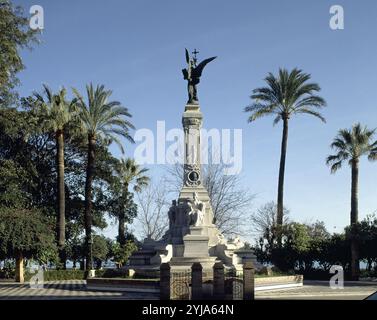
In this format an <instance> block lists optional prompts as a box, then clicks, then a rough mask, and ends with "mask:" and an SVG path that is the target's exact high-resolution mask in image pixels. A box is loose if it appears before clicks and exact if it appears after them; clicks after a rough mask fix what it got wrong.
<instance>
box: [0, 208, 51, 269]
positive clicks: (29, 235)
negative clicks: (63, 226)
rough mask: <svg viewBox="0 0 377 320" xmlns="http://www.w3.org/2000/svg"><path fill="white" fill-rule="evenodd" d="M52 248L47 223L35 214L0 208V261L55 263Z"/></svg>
mask: <svg viewBox="0 0 377 320" xmlns="http://www.w3.org/2000/svg"><path fill="white" fill-rule="evenodd" d="M56 250H57V249H56V245H55V239H54V233H53V232H52V226H51V223H50V221H48V220H47V219H46V217H44V216H43V215H42V214H41V213H40V212H39V211H36V210H27V209H12V208H8V209H7V208H0V257H1V258H15V257H17V256H18V255H19V254H20V253H21V254H22V256H23V257H24V258H30V259H31V258H34V259H36V260H37V261H39V262H41V263H46V262H47V261H56V253H57V252H56Z"/></svg>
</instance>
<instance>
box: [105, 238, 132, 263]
mask: <svg viewBox="0 0 377 320" xmlns="http://www.w3.org/2000/svg"><path fill="white" fill-rule="evenodd" d="M136 250H137V245H136V243H135V242H134V241H132V240H126V243H125V244H124V245H120V244H119V242H114V243H113V245H112V249H111V252H112V257H113V258H112V260H113V261H114V263H115V264H116V266H117V268H121V267H122V266H123V265H124V264H125V263H126V262H127V260H128V258H129V257H130V256H131V254H132V253H133V252H134V251H136Z"/></svg>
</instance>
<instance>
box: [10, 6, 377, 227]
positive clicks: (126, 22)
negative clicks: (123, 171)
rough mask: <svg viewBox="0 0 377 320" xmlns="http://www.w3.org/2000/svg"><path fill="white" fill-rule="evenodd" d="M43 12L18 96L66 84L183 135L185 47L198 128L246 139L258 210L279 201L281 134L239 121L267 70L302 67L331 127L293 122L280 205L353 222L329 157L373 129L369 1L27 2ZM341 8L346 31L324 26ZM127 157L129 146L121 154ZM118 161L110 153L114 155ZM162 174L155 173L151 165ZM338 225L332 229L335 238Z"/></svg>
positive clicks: (246, 165)
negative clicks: (363, 129)
mask: <svg viewBox="0 0 377 320" xmlns="http://www.w3.org/2000/svg"><path fill="white" fill-rule="evenodd" d="M17 3H19V4H21V5H22V6H24V8H25V10H26V11H28V10H29V8H30V6H31V5H34V4H39V5H42V6H43V8H44V13H45V29H44V31H43V34H42V37H41V39H42V41H43V42H42V44H41V45H39V46H38V47H36V48H35V50H33V51H32V52H29V51H25V52H24V53H23V57H24V62H25V64H26V67H27V69H26V70H25V71H23V72H22V73H21V74H20V79H21V81H22V85H21V87H20V92H21V95H29V94H30V93H31V92H32V91H33V90H35V89H40V88H41V85H42V83H47V84H49V85H50V86H51V87H52V88H53V89H57V88H58V87H59V86H61V85H64V86H66V87H71V86H73V87H76V88H78V89H80V90H83V89H84V86H85V84H87V83H88V82H90V81H92V82H93V83H101V84H105V85H106V86H107V87H108V88H111V89H112V90H113V91H114V94H113V97H114V99H117V100H120V101H121V102H122V103H123V104H124V105H126V106H127V107H129V109H130V111H131V113H132V114H133V122H134V124H135V125H136V127H137V128H149V129H152V130H155V128H156V121H157V120H165V121H166V127H167V129H169V128H176V127H178V128H179V127H180V123H181V115H182V112H183V109H184V105H185V102H186V100H187V93H186V83H185V82H184V81H183V79H182V73H181V69H182V68H183V67H185V58H184V48H185V47H187V48H190V49H194V48H197V49H199V51H200V54H199V59H202V58H207V57H210V56H213V55H216V56H218V58H217V59H216V60H215V61H214V62H211V64H210V65H208V66H207V70H205V72H204V76H203V77H202V81H201V83H200V85H199V98H200V103H201V108H202V111H203V113H204V127H206V128H208V129H210V128H219V129H221V128H229V129H234V128H240V129H242V130H243V170H242V175H243V176H244V177H245V179H244V181H245V184H246V185H247V186H248V187H249V188H250V190H251V191H252V192H253V193H255V194H256V195H257V197H256V200H255V202H254V208H253V209H255V208H257V207H258V206H259V205H260V204H263V203H264V202H267V201H270V200H275V199H276V193H277V176H278V165H279V156H280V139H281V133H282V127H281V124H279V125H277V126H275V127H273V125H272V120H273V119H272V118H264V119H261V120H259V121H257V122H255V123H254V124H248V123H247V121H246V120H247V115H246V114H245V113H244V112H243V108H244V107H245V106H246V105H248V104H249V102H250V99H249V95H250V93H251V90H252V89H253V88H256V87H259V86H262V85H263V84H264V82H263V78H264V77H265V76H266V74H267V73H268V72H270V71H271V72H273V73H276V71H277V70H278V68H279V67H286V68H289V69H291V68H293V67H299V68H301V69H303V70H304V71H305V72H308V73H310V74H311V75H312V80H313V81H315V82H318V83H319V84H320V86H321V88H322V91H321V95H322V96H323V97H324V98H325V99H326V100H327V103H328V107H327V108H326V109H325V110H324V111H323V114H324V116H325V117H326V119H327V124H323V123H321V122H320V121H319V120H317V119H315V118H312V117H310V116H298V117H294V118H292V120H291V122H290V132H289V140H288V154H287V165H286V181H285V205H286V206H287V207H288V208H289V209H290V210H291V217H292V218H293V219H295V220H298V221H303V222H304V221H315V220H317V219H319V220H323V221H325V223H326V225H327V227H328V229H329V230H330V231H341V229H342V228H343V227H344V226H345V225H346V224H347V223H348V221H349V212H350V185H351V182H350V169H349V168H348V167H347V166H345V167H344V168H343V169H342V170H341V171H339V172H338V173H337V174H335V175H330V171H329V168H328V167H327V166H326V165H325V158H326V156H327V155H328V154H329V153H330V152H331V151H330V149H329V144H330V143H331V141H332V139H333V137H334V136H335V135H336V133H337V130H338V129H340V128H348V127H351V125H352V124H353V123H355V122H358V121H360V122H361V123H363V124H365V125H368V126H369V127H371V128H374V127H377V98H376V92H377V72H376V71H377V67H376V58H377V41H376V34H377V22H376V16H377V2H376V1H375V0H369V1H367V0H363V1H355V0H352V1H351V0H310V1H309V0H285V1H279V0H275V1H274V0H247V1H246V0H236V1H230V0H205V1H198V0H191V1H189V0H186V1H183V0H149V1H146V0H138V1H136V0H133V1H130V0H127V1H120V0H107V1H93V0H91V1H89V0H85V1H84V0H75V1H74V0H65V1H62V0H61V1H58V0H33V1H29V0H25V1H20V0H19V1H17ZM336 4H337V5H342V6H343V7H344V13H345V28H344V30H337V31H334V30H331V29H330V27H329V20H330V17H331V15H330V13H329V9H330V7H331V6H332V5H336ZM126 147H127V148H128V151H127V155H129V156H131V155H132V154H133V148H134V147H133V146H130V145H127V146H126ZM114 152H115V153H117V152H118V151H116V150H115V148H114ZM152 172H154V173H155V174H158V173H159V172H161V168H160V167H158V166H157V165H156V166H155V167H152ZM376 181H377V163H374V164H373V163H368V161H367V160H366V159H363V160H362V161H361V165H360V190H359V197H360V198H359V203H360V217H361V218H363V217H365V216H366V215H367V214H370V213H372V212H374V211H375V210H376V209H377V197H376V193H377V186H376ZM334 227H336V229H335V228H334Z"/></svg>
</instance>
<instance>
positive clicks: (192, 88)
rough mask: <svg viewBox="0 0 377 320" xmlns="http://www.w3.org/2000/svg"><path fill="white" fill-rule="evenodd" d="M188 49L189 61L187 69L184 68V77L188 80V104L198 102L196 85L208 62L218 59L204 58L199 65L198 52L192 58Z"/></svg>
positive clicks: (187, 56)
mask: <svg viewBox="0 0 377 320" xmlns="http://www.w3.org/2000/svg"><path fill="white" fill-rule="evenodd" d="M185 50H186V62H187V69H182V72H183V78H184V79H185V80H187V91H188V101H187V103H188V104H198V94H197V90H196V85H197V84H198V83H199V82H200V77H201V75H202V72H203V69H204V67H205V66H206V65H207V63H209V62H211V61H212V60H214V59H216V57H212V58H208V59H205V60H203V61H202V62H200V63H199V64H198V65H197V59H196V53H197V51H194V52H193V53H194V54H195V56H194V57H192V58H190V55H189V53H188V51H187V49H185Z"/></svg>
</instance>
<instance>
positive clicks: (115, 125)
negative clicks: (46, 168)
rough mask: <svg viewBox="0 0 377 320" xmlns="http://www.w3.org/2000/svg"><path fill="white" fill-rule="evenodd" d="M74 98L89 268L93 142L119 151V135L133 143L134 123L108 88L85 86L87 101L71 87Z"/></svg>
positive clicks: (90, 259)
mask: <svg viewBox="0 0 377 320" xmlns="http://www.w3.org/2000/svg"><path fill="white" fill-rule="evenodd" d="M73 92H74V94H75V95H76V97H77V100H78V103H77V105H78V108H79V110H80V113H79V117H80V120H81V125H82V131H83V133H84V134H86V136H87V139H88V159H87V168H86V181H85V213H84V220H85V244H86V270H90V269H92V268H93V259H92V184H93V178H94V173H95V171H94V170H95V154H96V144H97V143H104V144H110V143H111V142H115V143H116V144H117V145H118V146H119V147H120V150H121V152H122V153H124V149H123V146H122V143H121V141H120V140H119V137H124V138H126V139H127V140H128V141H130V142H132V143H133V142H134V141H133V139H132V137H131V136H130V129H134V126H133V124H132V123H131V122H129V121H128V120H127V118H130V117H132V116H131V114H130V113H129V112H128V109H127V108H126V107H124V106H122V105H121V103H120V102H118V101H108V100H109V97H110V96H111V94H112V91H110V90H105V88H104V86H103V85H101V86H99V85H98V86H97V87H96V88H94V87H93V84H90V85H87V86H86V94H87V102H85V100H84V99H83V97H82V96H81V95H80V93H79V92H78V91H77V90H76V89H73Z"/></svg>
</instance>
